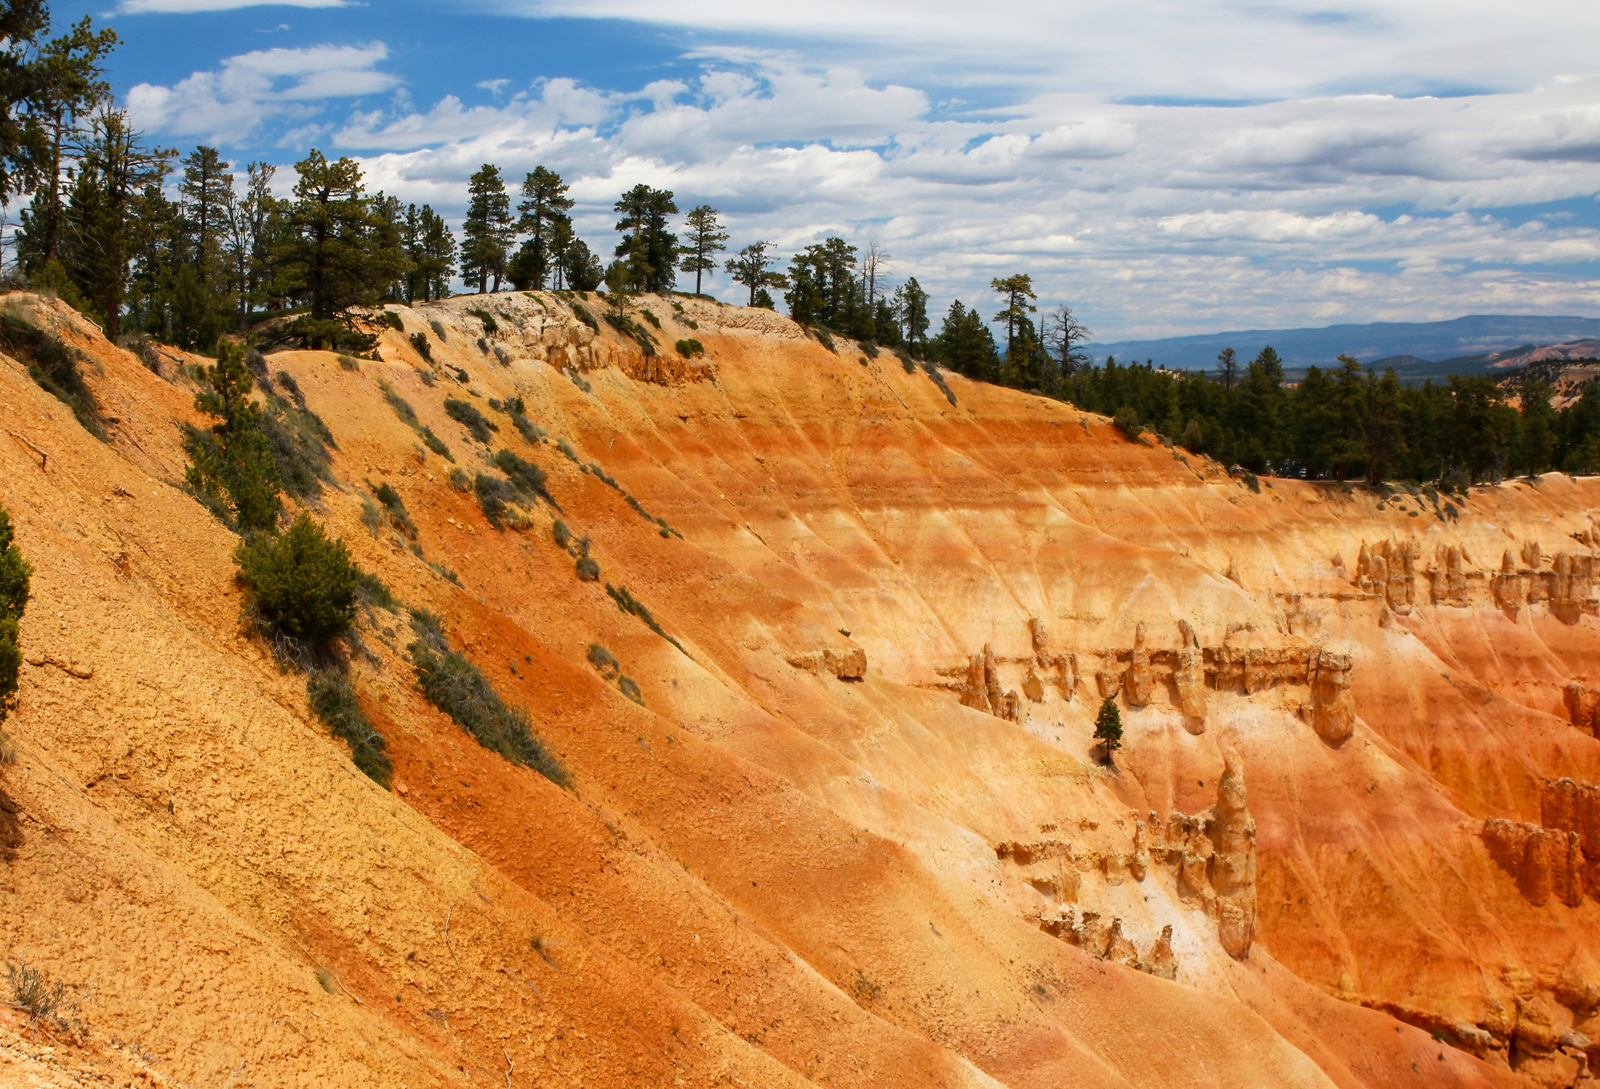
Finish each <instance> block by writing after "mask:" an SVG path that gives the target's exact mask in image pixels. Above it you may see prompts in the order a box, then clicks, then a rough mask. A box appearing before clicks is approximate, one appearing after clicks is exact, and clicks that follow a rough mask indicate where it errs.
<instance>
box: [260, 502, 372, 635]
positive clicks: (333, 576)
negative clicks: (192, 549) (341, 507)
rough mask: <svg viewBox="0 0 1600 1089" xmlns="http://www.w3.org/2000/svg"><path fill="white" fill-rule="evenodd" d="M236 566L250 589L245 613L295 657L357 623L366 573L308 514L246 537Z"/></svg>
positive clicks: (341, 542)
mask: <svg viewBox="0 0 1600 1089" xmlns="http://www.w3.org/2000/svg"><path fill="white" fill-rule="evenodd" d="M234 562H235V563H237V564H238V566H239V579H240V581H241V582H243V583H244V584H245V585H246V586H248V587H249V588H250V604H249V606H248V607H247V610H246V612H247V615H248V616H249V617H250V618H251V619H252V620H253V621H255V623H256V625H257V627H259V628H260V629H262V631H263V632H264V633H265V634H266V635H267V636H268V638H269V639H270V640H272V641H274V643H275V645H277V644H283V643H287V644H288V645H287V646H285V647H282V649H283V650H285V651H288V652H291V657H292V656H293V653H294V652H299V653H301V654H304V653H305V652H312V653H315V652H316V651H317V650H318V649H319V648H322V647H325V646H326V645H327V644H328V643H329V642H331V641H332V640H334V639H337V638H338V637H340V636H342V635H344V634H345V633H346V632H347V631H349V630H350V626H351V625H352V624H353V623H355V618H356V607H357V595H358V592H359V590H360V589H361V585H362V582H363V580H362V578H361V574H362V573H361V571H360V569H359V568H357V567H356V565H355V561H354V560H352V559H351V558H350V550H349V549H348V548H346V547H345V544H344V542H343V541H337V540H331V539H329V537H328V535H327V534H326V533H324V532H323V530H322V527H321V526H319V525H318V524H317V523H316V522H314V521H312V520H311V516H310V515H309V514H305V513H302V514H301V515H300V517H299V518H297V519H295V521H294V522H293V524H291V525H290V526H289V528H288V529H286V530H284V531H283V532H282V533H278V534H272V533H257V534H254V535H252V536H250V537H247V538H246V539H245V540H244V541H243V542H241V543H240V545H239V547H238V548H237V549H235V550H234ZM380 585H381V584H380ZM385 592H386V591H385Z"/></svg>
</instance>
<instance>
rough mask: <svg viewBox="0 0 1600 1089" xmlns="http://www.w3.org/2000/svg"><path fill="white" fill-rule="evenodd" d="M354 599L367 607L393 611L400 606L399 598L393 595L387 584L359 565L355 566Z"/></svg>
mask: <svg viewBox="0 0 1600 1089" xmlns="http://www.w3.org/2000/svg"><path fill="white" fill-rule="evenodd" d="M356 599H357V600H358V601H360V602H361V604H362V606H363V607H364V608H367V609H374V608H376V609H387V610H389V611H390V612H394V611H396V610H398V609H399V608H400V599H399V598H397V597H395V596H394V591H393V590H391V589H389V584H388V583H386V582H384V581H383V580H382V579H380V578H379V577H378V576H377V575H374V574H372V573H371V572H369V571H363V570H361V568H359V567H358V568H356Z"/></svg>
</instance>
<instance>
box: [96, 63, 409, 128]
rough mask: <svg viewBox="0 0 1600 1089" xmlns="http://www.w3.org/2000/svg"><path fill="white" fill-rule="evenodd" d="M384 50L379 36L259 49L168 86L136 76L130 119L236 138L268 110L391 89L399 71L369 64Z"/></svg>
mask: <svg viewBox="0 0 1600 1089" xmlns="http://www.w3.org/2000/svg"><path fill="white" fill-rule="evenodd" d="M388 55H389V51H388V49H387V47H385V46H384V45H383V43H382V42H374V43H372V44H370V45H365V46H333V45H323V46H312V47H310V48H305V49H263V50H257V51H255V52H251V53H242V54H240V55H238V56H235V57H229V58H227V59H226V60H224V61H223V62H222V66H221V67H220V68H219V69H217V70H216V71H210V72H195V73H193V74H192V75H190V76H189V77H188V78H187V79H184V80H181V81H179V82H178V83H175V84H173V85H172V86H170V87H163V86H159V85H157V84H150V83H141V84H139V85H137V86H135V87H134V88H132V89H131V90H130V91H129V92H128V95H127V106H128V110H129V112H130V113H131V114H132V116H133V119H134V122H135V123H136V124H138V125H139V126H140V127H141V128H144V129H147V130H149V131H151V132H159V133H163V134H166V135H170V136H182V137H191V138H195V139H199V140H207V141H210V142H212V143H228V142H237V141H240V140H243V139H245V138H246V137H248V136H250V135H251V134H252V133H254V132H255V131H256V129H257V128H258V127H259V126H260V125H261V124H262V122H264V121H265V120H266V119H267V118H269V117H274V116H278V117H288V118H291V119H304V118H307V117H310V116H313V115H315V114H317V113H320V112H321V111H322V109H323V108H324V104H325V103H326V102H328V100H330V99H340V98H357V97H360V96H363V95H369V94H378V93H380V92H386V91H389V90H391V89H393V88H394V87H396V86H397V85H398V83H399V79H398V78H397V77H396V76H393V75H390V74H389V73H386V72H380V71H377V70H376V69H375V67H374V66H375V65H377V64H379V63H380V62H382V61H383V60H384V59H386V58H387V57H388Z"/></svg>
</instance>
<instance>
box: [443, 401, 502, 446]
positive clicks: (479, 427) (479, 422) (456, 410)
mask: <svg viewBox="0 0 1600 1089" xmlns="http://www.w3.org/2000/svg"><path fill="white" fill-rule="evenodd" d="M444 411H445V415H447V416H449V417H450V418H451V419H452V420H454V421H455V422H456V423H458V424H460V425H461V426H462V427H465V428H466V429H467V430H468V431H470V432H471V433H472V437H473V438H475V439H477V440H478V441H479V442H482V443H487V442H488V441H489V439H490V436H491V434H492V433H493V432H495V431H498V430H500V429H499V428H498V427H496V426H495V425H494V424H492V423H490V422H489V419H488V417H486V416H485V415H484V414H483V413H481V412H479V411H478V410H477V409H476V408H474V407H473V406H472V405H470V404H468V403H467V402H466V401H463V400H460V399H459V398H456V397H446V398H445V400H444Z"/></svg>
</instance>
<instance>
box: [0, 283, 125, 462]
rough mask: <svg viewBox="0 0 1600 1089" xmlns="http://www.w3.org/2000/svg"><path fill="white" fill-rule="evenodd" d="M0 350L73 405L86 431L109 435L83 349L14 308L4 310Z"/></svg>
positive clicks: (0, 314) (101, 436) (0, 321)
mask: <svg viewBox="0 0 1600 1089" xmlns="http://www.w3.org/2000/svg"><path fill="white" fill-rule="evenodd" d="M0 349H4V351H5V353H6V354H7V355H10V356H13V357H14V358H16V359H19V360H21V361H22V362H23V363H24V364H26V365H27V368H28V375H29V377H31V378H32V379H33V380H34V382H35V383H37V384H38V386H39V387H40V388H41V389H43V390H44V391H45V392H47V393H49V394H50V395H51V396H53V397H54V398H55V399H56V400H58V401H60V402H61V403H62V404H64V405H66V406H67V407H68V408H70V409H71V410H72V414H73V415H74V416H75V417H77V420H78V422H79V423H80V424H82V425H83V428H84V430H85V431H87V432H89V434H91V435H93V436H94V437H95V438H97V439H102V440H103V439H104V438H105V437H106V431H105V418H104V417H103V416H102V415H101V412H100V402H99V401H97V400H96V399H95V396H94V392H93V391H92V390H90V389H89V387H88V385H86V384H85V383H84V381H83V374H82V373H81V372H80V371H79V370H78V363H79V359H80V357H81V356H82V353H81V352H79V351H78V350H77V349H76V348H69V347H68V346H67V345H66V344H65V343H64V342H63V341H62V340H61V338H60V337H58V336H56V335H55V334H53V333H50V332H47V331H45V330H43V329H41V328H39V327H38V326H37V325H35V324H33V322H31V321H29V320H28V319H27V318H24V317H23V316H22V315H21V314H20V313H18V312H17V311H16V310H14V309H10V308H7V309H5V310H0Z"/></svg>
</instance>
